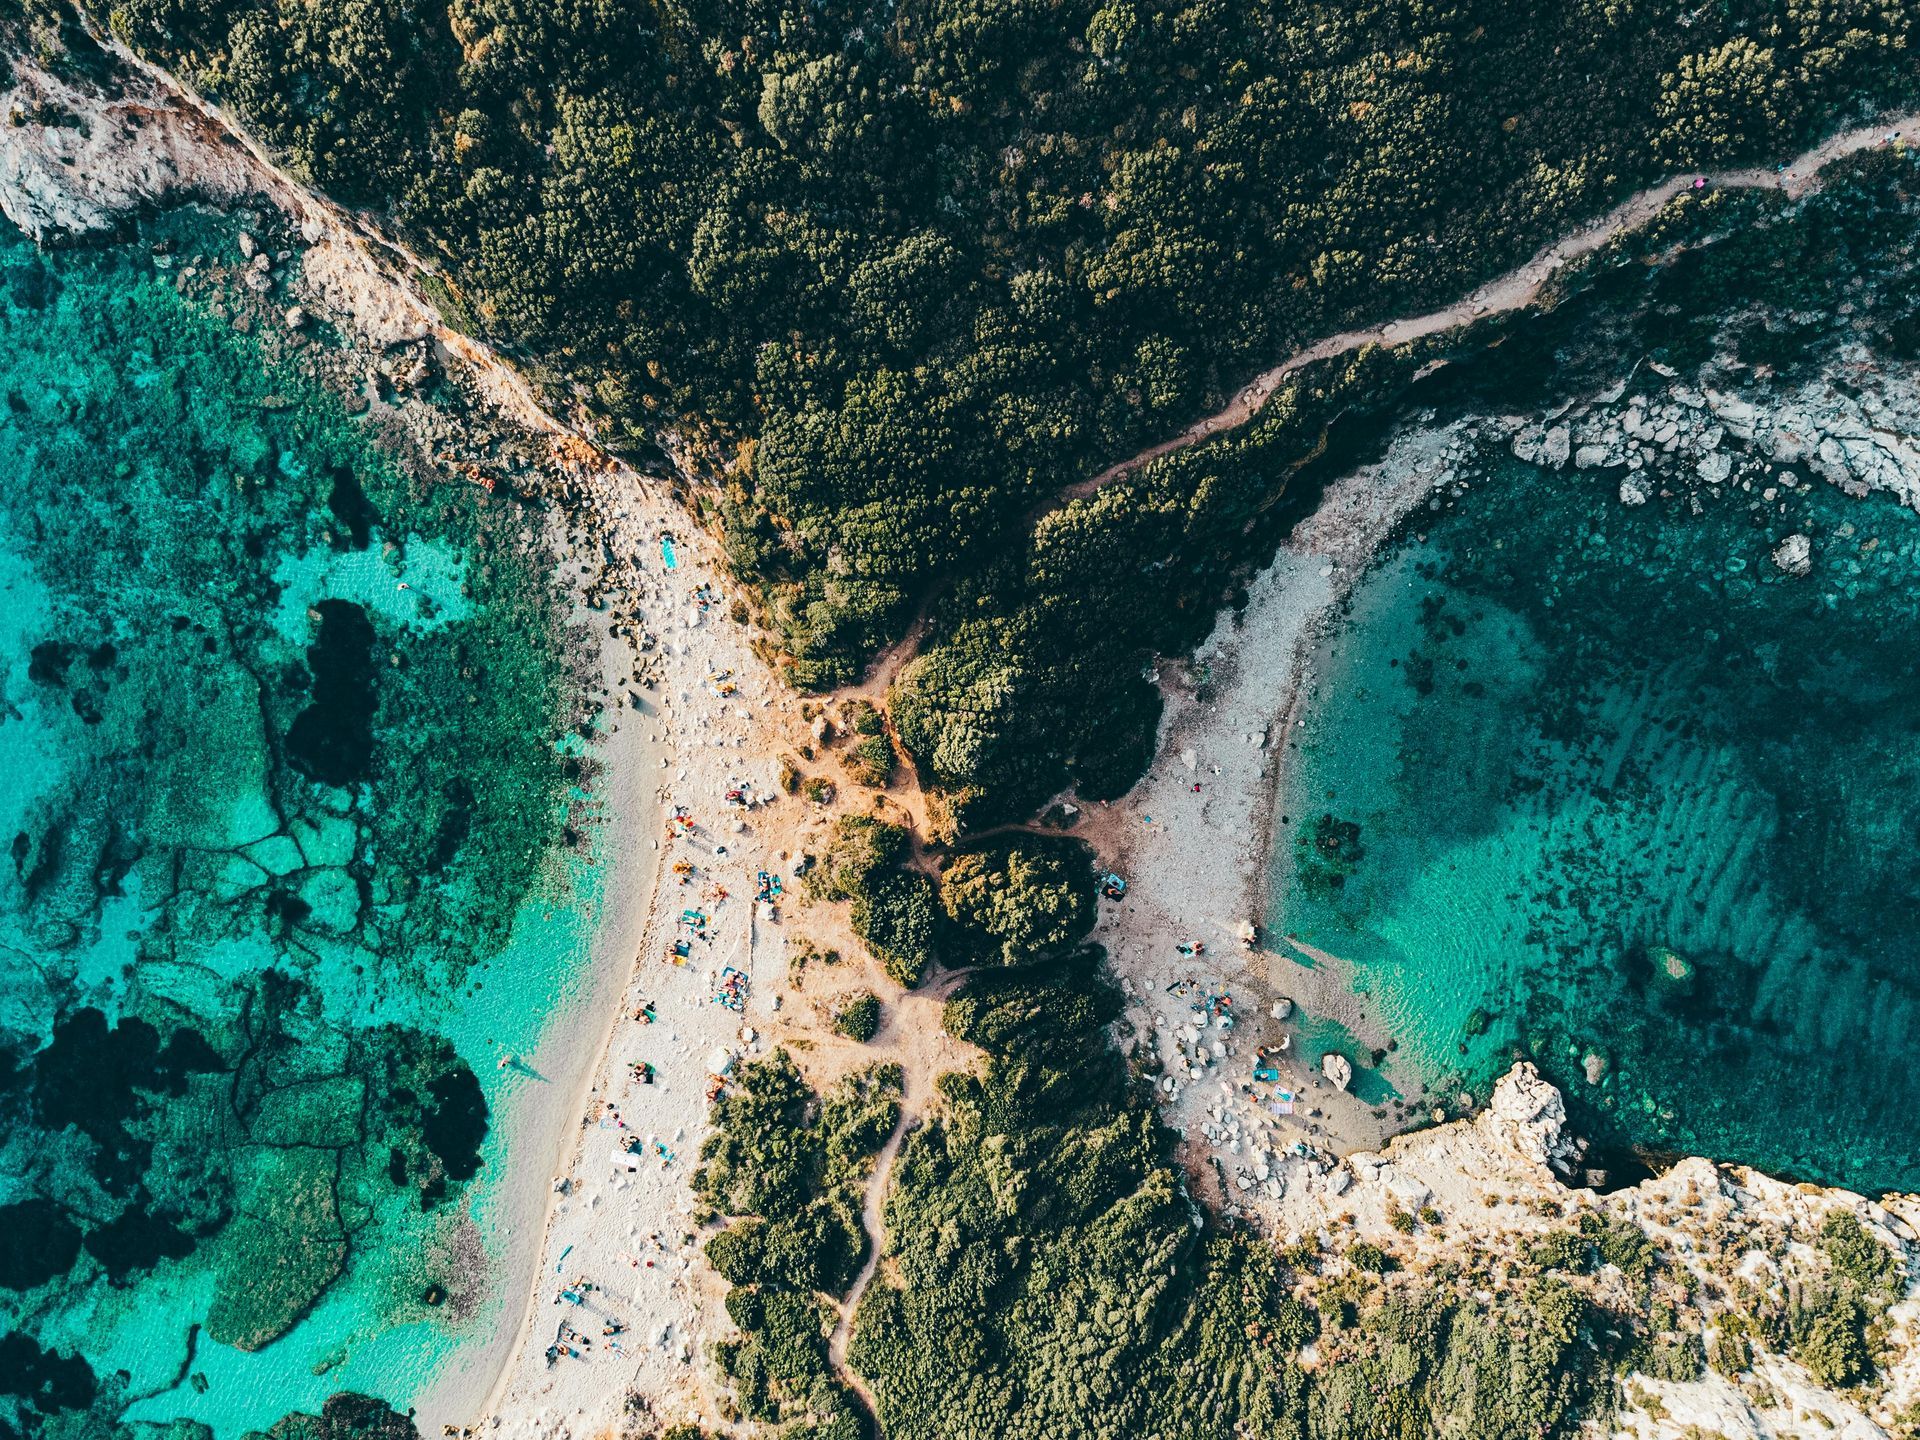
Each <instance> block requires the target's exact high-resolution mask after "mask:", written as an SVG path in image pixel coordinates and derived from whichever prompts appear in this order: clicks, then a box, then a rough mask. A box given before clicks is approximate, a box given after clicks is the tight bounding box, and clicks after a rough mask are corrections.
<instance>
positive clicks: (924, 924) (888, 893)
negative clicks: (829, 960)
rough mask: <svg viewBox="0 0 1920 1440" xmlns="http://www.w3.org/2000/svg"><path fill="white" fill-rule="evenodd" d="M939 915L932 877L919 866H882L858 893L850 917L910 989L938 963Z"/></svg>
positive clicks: (882, 960)
mask: <svg viewBox="0 0 1920 1440" xmlns="http://www.w3.org/2000/svg"><path fill="white" fill-rule="evenodd" d="M936 916H937V912H936V908H935V899H934V888H933V882H932V881H931V880H929V879H928V878H927V877H926V876H924V875H922V874H920V873H919V872H918V871H914V870H883V871H881V872H879V873H878V874H874V875H869V876H868V877H867V880H866V883H865V884H864V886H863V887H862V888H861V889H860V891H859V893H857V894H856V895H855V896H854V897H853V909H852V911H851V913H850V915H849V919H850V920H851V921H852V924H853V933H854V934H856V935H858V936H859V937H860V938H861V939H862V940H863V941H865V942H866V946H867V948H868V949H869V950H871V951H872V952H873V954H874V958H876V959H877V960H879V961H880V963H881V965H883V966H884V967H885V968H886V972H887V974H888V976H889V977H891V978H892V979H893V980H894V981H895V982H896V983H897V984H900V985H904V986H906V987H907V988H908V989H909V990H911V989H912V988H913V987H914V986H916V985H918V984H919V983H920V981H921V980H922V978H924V977H925V975H926V973H927V971H928V970H929V969H931V968H932V967H933V964H934V960H935V954H934V950H935V933H936V932H935V926H936V924H937V918H936Z"/></svg>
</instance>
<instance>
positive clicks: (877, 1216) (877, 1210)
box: [827, 1103, 918, 1440]
mask: <svg viewBox="0 0 1920 1440" xmlns="http://www.w3.org/2000/svg"><path fill="white" fill-rule="evenodd" d="M917 1118H918V1117H916V1116H915V1115H914V1114H913V1112H912V1111H910V1110H909V1109H907V1107H906V1105H905V1104H904V1103H902V1104H901V1106H900V1119H899V1122H898V1123H897V1124H896V1125H895V1126H894V1127H893V1134H891V1135H889V1136H888V1137H887V1143H886V1144H885V1145H883V1146H881V1148H880V1154H879V1155H878V1156H877V1157H876V1158H875V1160H874V1162H873V1174H872V1176H871V1177H869V1178H868V1180H867V1194H866V1199H865V1201H864V1202H863V1203H862V1205H861V1207H860V1223H861V1224H862V1225H864V1226H865V1227H866V1231H867V1242H868V1243H867V1263H866V1264H864V1265H862V1266H861V1267H860V1273H859V1275H858V1276H856V1277H855V1278H854V1282H853V1288H852V1289H851V1290H849V1291H847V1298H846V1299H845V1300H843V1301H841V1302H840V1319H839V1322H838V1323H837V1324H835V1325H834V1327H833V1335H832V1336H831V1337H830V1338H829V1339H828V1341H827V1363H828V1364H830V1365H832V1366H833V1370H834V1373H835V1374H836V1375H838V1376H839V1377H840V1379H841V1381H842V1382H843V1383H844V1384H845V1385H846V1386H847V1388H848V1389H850V1390H852V1391H853V1392H854V1394H856V1395H858V1396H859V1397H860V1403H861V1404H862V1405H865V1406H866V1407H867V1414H869V1415H871V1416H872V1417H873V1431H874V1434H875V1435H876V1436H877V1437H879V1440H886V1433H887V1432H886V1429H885V1427H884V1426H882V1425H881V1423H880V1405H879V1402H878V1401H876V1400H875V1399H874V1397H873V1392H872V1391H871V1390H869V1389H868V1388H867V1382H866V1381H865V1380H864V1379H863V1378H861V1376H860V1375H859V1374H858V1373H857V1372H855V1371H854V1370H853V1369H851V1368H850V1367H849V1366H848V1365H847V1347H848V1345H850V1344H851V1343H852V1342H853V1317H854V1312H855V1311H857V1310H858V1309H859V1308H860V1297H861V1296H862V1295H864V1294H866V1293H867V1286H868V1285H869V1284H871V1283H872V1281H873V1277H874V1274H875V1273H876V1272H877V1271H878V1270H879V1269H880V1252H881V1249H882V1248H883V1246H884V1243H885V1242H884V1238H883V1235H884V1226H885V1223H886V1215H885V1211H886V1203H887V1185H888V1184H889V1182H890V1181H891V1180H892V1178H893V1162H894V1159H895V1158H896V1157H897V1156H898V1155H899V1154H900V1144H901V1142H902V1141H904V1140H905V1139H906V1138H907V1131H908V1130H910V1129H912V1128H913V1125H914V1123H915V1121H916V1119H917Z"/></svg>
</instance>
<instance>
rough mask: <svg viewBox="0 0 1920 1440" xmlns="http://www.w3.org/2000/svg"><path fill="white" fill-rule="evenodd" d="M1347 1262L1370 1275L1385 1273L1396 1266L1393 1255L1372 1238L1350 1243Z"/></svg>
mask: <svg viewBox="0 0 1920 1440" xmlns="http://www.w3.org/2000/svg"><path fill="white" fill-rule="evenodd" d="M1347 1263H1348V1264H1349V1265H1351V1266H1353V1268H1354V1269H1356V1270H1364V1271H1365V1272H1366V1273H1367V1274H1369V1275H1384V1274H1386V1273H1387V1271H1389V1270H1391V1269H1393V1268H1394V1263H1393V1257H1392V1256H1391V1255H1389V1254H1387V1252H1386V1251H1384V1250H1382V1249H1381V1248H1380V1247H1379V1246H1378V1245H1375V1244H1374V1243H1373V1242H1372V1241H1370V1240H1356V1241H1354V1242H1353V1244H1351V1245H1349V1246H1348V1247H1347Z"/></svg>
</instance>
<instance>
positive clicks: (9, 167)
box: [0, 52, 260, 244]
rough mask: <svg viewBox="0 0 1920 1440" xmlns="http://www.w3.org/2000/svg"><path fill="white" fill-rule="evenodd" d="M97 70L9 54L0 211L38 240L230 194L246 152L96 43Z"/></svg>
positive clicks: (99, 229)
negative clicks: (73, 70)
mask: <svg viewBox="0 0 1920 1440" xmlns="http://www.w3.org/2000/svg"><path fill="white" fill-rule="evenodd" d="M101 70H102V73H101V74H100V75H99V76H98V77H97V78H89V77H86V76H82V75H79V74H74V75H71V76H68V75H62V74H56V73H54V72H53V71H52V70H50V69H45V68H42V67H40V66H37V65H34V64H31V63H29V62H27V61H25V60H16V61H15V62H13V64H12V66H11V74H10V76H9V77H8V84H7V85H6V87H5V88H4V89H0V213H3V214H5V215H6V217H7V219H9V220H10V221H12V222H13V224H14V225H15V226H17V227H18V228H19V229H20V230H22V231H24V232H25V233H26V234H28V235H30V236H32V237H33V238H34V239H35V240H37V241H39V242H40V243H42V244H50V243H58V242H60V241H62V240H71V239H77V238H82V237H86V236H90V235H98V234H102V233H105V232H108V231H111V230H114V229H115V228H117V227H118V226H119V225H120V224H121V223H122V221H123V220H124V219H125V217H126V216H127V215H129V214H131V213H132V212H134V211H136V210H139V209H140V208H141V207H143V206H148V205H155V204H166V203H169V202H175V201H184V200H192V199H202V200H208V201H212V202H214V203H235V202H238V201H240V200H241V199H243V198H244V197H246V196H247V195H249V194H251V193H253V192H255V191H257V190H258V189H259V188H260V186H259V181H260V177H259V175H258V174H257V172H256V171H255V168H254V165H253V162H252V159H251V157H250V156H249V155H248V154H247V153H246V152H245V151H244V150H243V149H241V148H239V147H237V146H235V145H233V144H232V143H231V142H230V141H229V140H228V139H227V138H226V137H225V136H223V134H222V133H221V132H220V131H219V130H218V129H217V128H216V127H215V126H213V125H212V124H210V123H209V122H208V121H207V119H206V118H205V117H204V116H203V115H201V114H200V113H199V112H198V111H197V110H195V109H194V108H193V107H192V106H190V105H187V104H185V103H183V102H182V101H180V99H179V98H178V97H177V96H174V95H172V94H170V93H168V92H167V91H166V90H165V89H164V88H163V87H162V86H161V85H160V84H158V83H157V82H156V81H153V80H151V79H149V78H148V77H146V76H144V75H141V74H140V73H138V72H137V71H135V70H133V69H132V68H130V67H129V66H127V65H125V64H121V63H119V62H117V61H115V60H114V59H113V58H112V57H110V56H107V55H105V53H104V52H102V60H101Z"/></svg>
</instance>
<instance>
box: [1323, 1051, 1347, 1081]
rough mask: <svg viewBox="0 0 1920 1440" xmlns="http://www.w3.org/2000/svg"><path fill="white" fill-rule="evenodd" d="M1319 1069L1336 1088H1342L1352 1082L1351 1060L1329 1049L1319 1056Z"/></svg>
mask: <svg viewBox="0 0 1920 1440" xmlns="http://www.w3.org/2000/svg"><path fill="white" fill-rule="evenodd" d="M1320 1070H1321V1073H1322V1074H1324V1075H1325V1076H1326V1077H1327V1079H1329V1080H1331V1081H1332V1082H1333V1088H1334V1089H1336V1090H1344V1089H1346V1088H1347V1086H1349V1085H1351V1084H1352V1083H1353V1062H1352V1061H1351V1060H1349V1059H1347V1057H1346V1056H1344V1055H1341V1054H1338V1053H1336V1052H1333V1051H1329V1052H1328V1053H1327V1054H1325V1055H1323V1056H1321V1057H1320Z"/></svg>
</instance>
